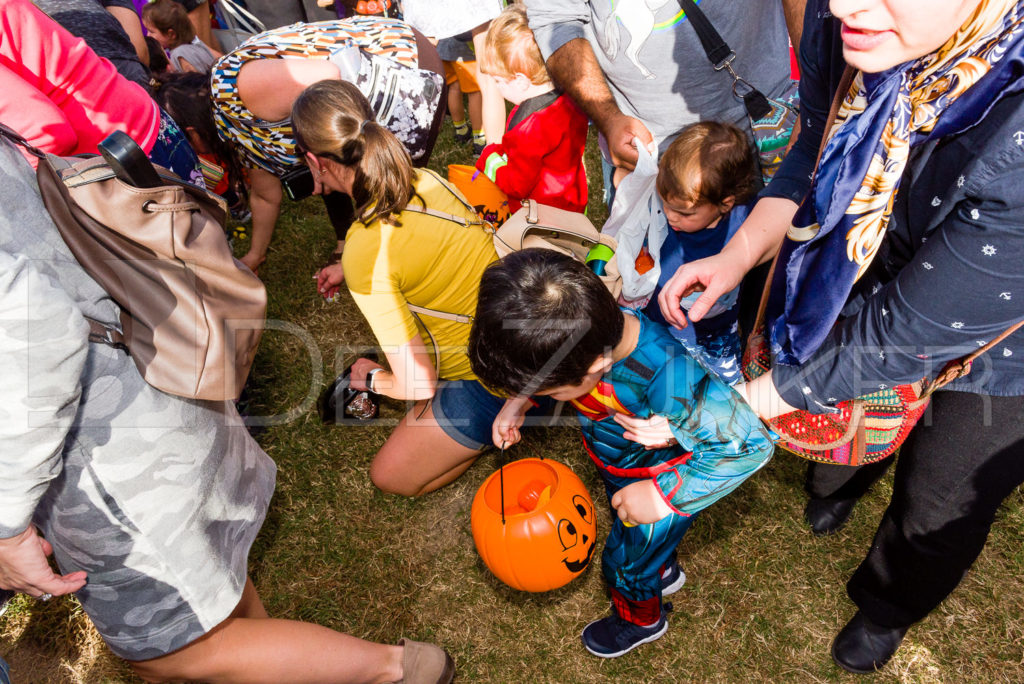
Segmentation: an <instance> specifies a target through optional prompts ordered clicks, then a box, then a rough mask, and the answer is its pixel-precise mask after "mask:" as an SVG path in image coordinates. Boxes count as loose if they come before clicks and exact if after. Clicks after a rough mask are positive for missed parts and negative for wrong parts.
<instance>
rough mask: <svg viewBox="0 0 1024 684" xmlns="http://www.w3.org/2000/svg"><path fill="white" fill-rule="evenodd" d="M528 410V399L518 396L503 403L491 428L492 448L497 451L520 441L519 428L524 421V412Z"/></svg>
mask: <svg viewBox="0 0 1024 684" xmlns="http://www.w3.org/2000/svg"><path fill="white" fill-rule="evenodd" d="M529 409H530V398H529V397H524V396H518V397H512V398H511V399H508V400H506V401H505V405H504V406H502V407H501V410H500V411H498V416H497V417H496V418H495V419H494V425H493V426H492V427H491V441H493V442H494V446H496V447H498V448H499V449H501V448H504V447H510V446H512V445H513V444H515V443H516V442H518V441H519V440H520V439H522V435H520V434H519V428H520V427H522V425H523V421H524V420H526V412H527V411H528V410H529Z"/></svg>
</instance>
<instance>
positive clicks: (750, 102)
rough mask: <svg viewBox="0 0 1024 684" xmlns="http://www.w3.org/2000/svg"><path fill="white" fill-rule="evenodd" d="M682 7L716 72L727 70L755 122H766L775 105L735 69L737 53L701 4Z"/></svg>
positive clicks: (683, 2) (687, 0)
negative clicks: (733, 64) (765, 118)
mask: <svg viewBox="0 0 1024 684" xmlns="http://www.w3.org/2000/svg"><path fill="white" fill-rule="evenodd" d="M679 6H680V7H682V8H683V11H684V12H686V16H687V17H688V18H689V19H690V23H691V24H693V29H694V30H695V31H696V32H697V37H698V38H699V39H700V44H701V46H702V47H703V48H704V52H705V53H706V54H707V56H708V61H709V62H711V66H713V67H714V68H715V71H721V70H723V69H725V70H726V71H728V72H729V75H730V76H732V93H733V95H735V96H736V97H738V98H739V99H741V100H743V106H744V108H746V110H747V116H749V117H750V119H751V121H757V120H758V119H763V118H764V117H766V116H768V115H769V114H771V112H772V106H771V104H770V103H769V102H768V98H767V97H765V95H764V93H762V92H761V91H760V90H758V89H757V88H755V87H754V86H753V85H751V84H750V83H749V82H748V81H746V80H744V79H743V78H742V77H740V75H739V74H737V73H736V72H735V71H734V70H733V68H732V62H733V60H734V59H736V53H735V52H733V51H732V49H731V48H730V47H729V45H728V44H727V43H726V42H725V39H724V38H722V36H721V34H719V33H718V31H716V30H715V27H714V26H713V25H712V24H711V20H710V19H708V17H707V15H706V14H704V12H703V11H702V10H701V9H700V8H699V7H697V3H695V2H694V1H693V0H679Z"/></svg>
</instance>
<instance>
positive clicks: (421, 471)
mask: <svg viewBox="0 0 1024 684" xmlns="http://www.w3.org/2000/svg"><path fill="white" fill-rule="evenodd" d="M479 455H480V450H479V449H470V448H469V447H465V446H462V445H461V444H459V443H458V442H456V441H455V440H454V439H452V438H451V437H449V436H448V435H447V434H446V433H445V431H444V430H442V429H441V427H440V426H439V425H438V424H437V420H436V419H435V418H434V411H433V409H432V408H431V406H430V400H429V399H427V400H423V401H418V402H416V404H415V405H414V406H413V407H412V410H411V411H409V413H407V414H406V415H405V417H404V418H403V419H402V422H400V423H399V424H398V427H396V428H395V431H394V432H392V433H391V436H390V437H388V441H386V442H384V446H383V447H381V449H380V451H378V452H377V455H376V456H375V457H374V459H373V464H372V465H370V479H371V480H373V483H374V484H375V485H377V487H379V488H380V489H382V490H384V491H385V492H390V493H392V494H401V495H403V496H419V495H421V494H426V493H427V492H432V491H434V490H435V489H440V488H441V487H443V486H445V485H446V484H448V483H449V482H452V481H453V480H455V479H456V478H457V477H459V476H460V475H462V473H464V472H466V470H467V469H468V468H469V466H471V465H473V462H474V461H475V460H476V457H477V456H479Z"/></svg>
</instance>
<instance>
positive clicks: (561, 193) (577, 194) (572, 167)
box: [476, 5, 589, 212]
mask: <svg viewBox="0 0 1024 684" xmlns="http://www.w3.org/2000/svg"><path fill="white" fill-rule="evenodd" d="M477 68H478V69H479V70H480V72H481V73H484V74H488V75H490V76H491V77H492V78H493V79H494V82H495V83H496V84H497V87H498V92H500V93H501V96H502V97H504V98H505V99H506V100H508V101H509V102H511V103H512V104H514V105H515V107H514V108H513V109H512V113H511V114H509V117H508V122H507V123H506V126H505V135H504V136H502V138H501V142H500V143H493V144H490V145H488V146H486V147H485V148H484V150H483V152H481V153H480V158H479V159H478V160H477V162H476V167H477V168H478V169H480V170H481V171H483V172H484V174H485V175H486V176H487V177H488V178H490V179H491V180H492V181H494V183H495V184H496V185H497V186H498V187H499V188H501V189H502V191H504V192H505V194H506V195H508V198H509V206H510V208H511V209H512V211H515V210H516V209H517V208H518V207H519V200H524V199H531V200H535V201H537V202H540V203H541V204H549V205H551V206H554V207H558V208H559V209H566V210H568V211H576V212H582V211H583V210H584V209H586V208H587V172H586V170H585V169H584V168H583V150H584V148H585V147H586V145H587V128H588V126H589V121H588V120H587V116H586V115H585V114H584V113H583V112H582V111H580V109H579V107H577V106H576V103H575V102H573V101H572V98H570V97H569V96H568V95H563V94H561V93H559V92H558V91H557V90H555V86H554V84H553V83H552V82H551V77H550V76H549V75H548V71H547V68H546V67H545V66H544V58H543V57H541V54H540V48H539V47H537V42H536V41H535V40H534V38H533V31H531V30H530V26H529V24H528V23H527V20H526V10H524V9H523V8H522V7H521V6H520V5H509V6H508V7H506V8H505V9H504V11H502V13H501V14H500V15H498V17H497V18H496V19H494V20H493V21H491V26H490V28H489V29H488V30H487V37H486V42H485V43H484V49H483V52H482V54H479V55H477Z"/></svg>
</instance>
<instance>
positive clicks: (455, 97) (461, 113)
mask: <svg viewBox="0 0 1024 684" xmlns="http://www.w3.org/2000/svg"><path fill="white" fill-rule="evenodd" d="M448 114H450V115H451V117H452V121H465V120H466V108H465V107H464V106H463V104H462V89H461V88H459V82H458V81H455V82H454V83H452V84H450V85H449V86H448Z"/></svg>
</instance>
